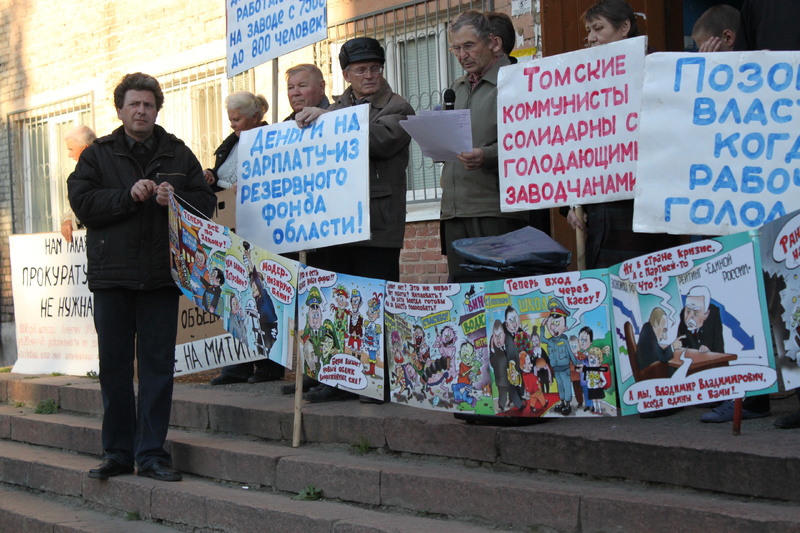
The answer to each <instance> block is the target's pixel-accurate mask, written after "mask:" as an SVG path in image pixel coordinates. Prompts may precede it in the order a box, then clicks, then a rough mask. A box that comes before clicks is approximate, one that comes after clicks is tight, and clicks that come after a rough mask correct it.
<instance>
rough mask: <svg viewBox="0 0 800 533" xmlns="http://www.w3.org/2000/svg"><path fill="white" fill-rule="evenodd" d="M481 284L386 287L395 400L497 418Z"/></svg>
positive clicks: (387, 325)
mask: <svg viewBox="0 0 800 533" xmlns="http://www.w3.org/2000/svg"><path fill="white" fill-rule="evenodd" d="M483 299H484V293H483V284H482V283H469V284H463V285H459V284H457V283H448V284H440V285H417V284H413V283H392V282H389V283H387V284H386V318H385V322H386V334H385V337H384V338H385V342H386V343H387V347H388V352H389V355H390V357H389V380H390V383H389V387H390V389H391V393H392V394H391V401H392V402H396V403H403V404H407V405H412V406H415V407H420V408H423V409H435V410H443V411H460V412H467V413H473V414H494V406H493V404H492V392H491V391H492V386H491V383H492V378H491V371H490V370H489V357H488V352H487V350H486V327H485V326H486V322H485V320H486V315H485V313H484V307H483Z"/></svg>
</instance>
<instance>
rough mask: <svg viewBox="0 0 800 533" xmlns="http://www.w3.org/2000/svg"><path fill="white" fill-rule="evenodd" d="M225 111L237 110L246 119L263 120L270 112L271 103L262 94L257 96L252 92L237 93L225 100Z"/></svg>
mask: <svg viewBox="0 0 800 533" xmlns="http://www.w3.org/2000/svg"><path fill="white" fill-rule="evenodd" d="M225 109H228V110H231V109H235V110H236V111H239V112H240V113H241V114H242V115H244V116H246V117H255V118H257V119H258V120H261V119H262V118H264V115H265V114H266V113H267V111H269V103H268V102H267V99H266V98H264V97H263V96H261V95H260V94H259V95H258V96H256V95H254V94H253V93H251V92H250V91H236V92H235V93H231V94H229V95H228V97H227V98H225Z"/></svg>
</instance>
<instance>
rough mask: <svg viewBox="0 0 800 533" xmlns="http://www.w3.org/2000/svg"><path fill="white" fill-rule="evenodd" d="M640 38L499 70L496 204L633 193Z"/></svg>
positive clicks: (514, 207)
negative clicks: (497, 185) (497, 187)
mask: <svg viewBox="0 0 800 533" xmlns="http://www.w3.org/2000/svg"><path fill="white" fill-rule="evenodd" d="M646 43H647V40H646V38H645V37H637V38H634V39H625V40H624V41H619V42H616V43H611V44H607V45H603V46H598V47H595V48H587V49H585V50H580V51H578V52H570V53H568V54H560V55H557V56H552V57H546V58H543V59H539V60H537V61H535V62H531V63H518V64H516V65H510V66H508V67H503V68H502V69H500V76H499V79H498V97H497V137H498V141H499V147H498V158H499V166H500V209H501V210H502V211H526V210H530V209H542V208H548V207H559V206H563V205H575V204H591V203H599V202H605V201H612V200H623V199H628V198H633V188H634V185H635V183H636V162H637V159H638V154H639V147H638V137H639V131H638V129H639V113H640V111H641V94H642V89H641V88H642V79H643V71H644V54H645V46H646Z"/></svg>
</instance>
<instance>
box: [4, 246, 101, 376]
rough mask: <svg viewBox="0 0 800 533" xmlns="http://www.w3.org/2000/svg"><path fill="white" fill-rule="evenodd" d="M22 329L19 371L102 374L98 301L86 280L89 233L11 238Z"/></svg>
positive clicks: (16, 304)
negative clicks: (69, 239)
mask: <svg viewBox="0 0 800 533" xmlns="http://www.w3.org/2000/svg"><path fill="white" fill-rule="evenodd" d="M9 248H10V252H11V287H12V290H13V292H14V320H15V322H16V327H17V362H16V364H15V365H14V372H19V373H22V374H50V373H53V372H60V373H62V374H70V375H73V376H84V375H86V373H87V372H89V371H94V372H97V370H98V360H97V335H96V334H95V331H94V300H93V298H92V293H91V292H89V285H88V280H87V278H86V231H85V230H80V231H75V232H73V240H72V242H71V243H68V242H66V241H65V240H64V239H63V238H62V237H61V234H59V233H36V234H33V235H11V236H10V237H9Z"/></svg>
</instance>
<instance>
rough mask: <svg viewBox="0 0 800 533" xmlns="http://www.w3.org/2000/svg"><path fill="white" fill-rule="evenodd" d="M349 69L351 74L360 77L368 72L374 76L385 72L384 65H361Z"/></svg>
mask: <svg viewBox="0 0 800 533" xmlns="http://www.w3.org/2000/svg"><path fill="white" fill-rule="evenodd" d="M348 70H349V72H350V73H351V74H353V75H355V76H358V77H362V76H366V75H367V72H369V73H370V74H372V75H373V76H377V75H378V74H380V73H382V72H383V67H359V68H351V69H348Z"/></svg>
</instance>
